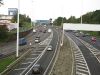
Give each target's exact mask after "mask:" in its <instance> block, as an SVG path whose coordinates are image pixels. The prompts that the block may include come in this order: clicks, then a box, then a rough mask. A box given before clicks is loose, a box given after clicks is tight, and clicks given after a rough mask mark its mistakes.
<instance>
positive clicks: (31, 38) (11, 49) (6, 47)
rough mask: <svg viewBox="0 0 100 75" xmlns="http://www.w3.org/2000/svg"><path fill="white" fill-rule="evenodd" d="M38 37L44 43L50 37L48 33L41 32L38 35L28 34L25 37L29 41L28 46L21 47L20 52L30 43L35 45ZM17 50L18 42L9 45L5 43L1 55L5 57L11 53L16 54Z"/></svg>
mask: <svg viewBox="0 0 100 75" xmlns="http://www.w3.org/2000/svg"><path fill="white" fill-rule="evenodd" d="M39 28H40V27H39ZM41 28H42V30H43V29H44V28H43V27H41ZM45 35H46V36H45ZM36 36H40V40H41V41H43V40H44V38H47V37H48V36H49V34H48V33H43V32H39V31H38V32H37V33H33V32H30V34H28V35H27V36H26V37H25V38H26V39H27V41H28V44H27V45H24V46H20V50H21V49H24V48H26V47H28V46H29V44H30V42H31V44H32V45H33V44H35V42H34V40H35V37H36ZM41 37H42V38H41ZM15 50H16V41H13V42H8V43H5V44H4V45H3V46H0V53H2V54H4V55H8V54H11V53H13V52H15Z"/></svg>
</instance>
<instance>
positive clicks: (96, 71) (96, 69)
mask: <svg viewBox="0 0 100 75" xmlns="http://www.w3.org/2000/svg"><path fill="white" fill-rule="evenodd" d="M68 36H70V38H72V39H73V41H74V42H75V43H76V44H77V45H78V47H79V48H80V50H81V51H82V53H83V55H84V57H85V59H86V62H87V64H88V67H89V69H90V73H91V75H100V63H99V62H98V60H97V59H96V58H95V56H94V55H93V54H92V53H91V51H90V50H89V49H88V48H87V47H86V46H84V45H83V44H82V43H81V42H80V41H79V40H78V39H76V37H75V36H73V35H72V34H68Z"/></svg>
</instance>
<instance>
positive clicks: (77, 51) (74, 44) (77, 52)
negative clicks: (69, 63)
mask: <svg viewBox="0 0 100 75" xmlns="http://www.w3.org/2000/svg"><path fill="white" fill-rule="evenodd" d="M70 39H71V38H70ZM71 41H72V44H73V45H72V46H75V48H77V49H75V50H74V51H76V52H75V56H76V55H77V54H79V56H80V55H81V56H82V57H83V59H84V61H81V59H80V60H76V63H83V62H84V63H85V66H87V67H86V69H87V70H88V71H87V73H88V74H89V75H91V73H90V70H89V68H88V65H87V62H86V60H85V58H84V56H83V54H82V52H81V50H80V49H79V47H78V46H77V44H76V43H75V42H74V41H73V40H72V39H71ZM73 48H74V47H73ZM77 58H79V57H77ZM75 59H76V57H75ZM77 71H78V69H77V65H76V73H77ZM81 72H84V71H81ZM84 74H85V73H84ZM78 75H80V74H78Z"/></svg>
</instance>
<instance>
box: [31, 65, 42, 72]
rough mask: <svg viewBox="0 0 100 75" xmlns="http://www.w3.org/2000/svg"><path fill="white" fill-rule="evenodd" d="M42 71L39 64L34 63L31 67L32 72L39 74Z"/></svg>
mask: <svg viewBox="0 0 100 75" xmlns="http://www.w3.org/2000/svg"><path fill="white" fill-rule="evenodd" d="M41 72H42V67H41V65H40V64H35V65H34V66H33V68H32V74H40V73H41Z"/></svg>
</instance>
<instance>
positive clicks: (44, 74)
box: [43, 33, 60, 75]
mask: <svg viewBox="0 0 100 75" xmlns="http://www.w3.org/2000/svg"><path fill="white" fill-rule="evenodd" d="M57 34H58V33H57ZM57 40H58V41H59V36H58V39H57ZM58 41H57V42H58ZM57 46H58V44H56V49H55V53H54V55H53V57H52V59H51V61H50V63H49V65H48V67H47V68H46V70H45V72H44V73H43V75H46V72H47V70H48V69H49V67H50V65H51V63H52V61H53V59H54V57H55V55H56V51H57ZM59 51H60V50H59ZM57 56H58V55H57ZM55 60H57V58H56V59H55ZM55 62H56V61H54V64H55ZM54 64H53V66H52V68H51V71H52V69H53V67H54ZM51 71H50V72H49V74H48V75H50V74H51Z"/></svg>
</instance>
